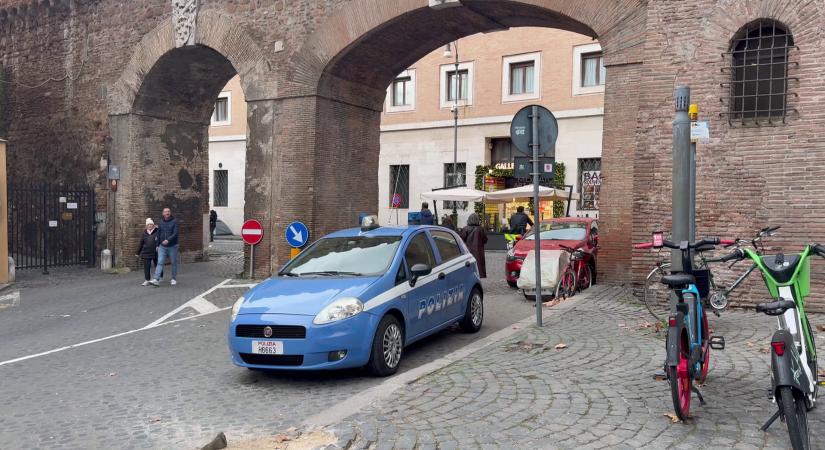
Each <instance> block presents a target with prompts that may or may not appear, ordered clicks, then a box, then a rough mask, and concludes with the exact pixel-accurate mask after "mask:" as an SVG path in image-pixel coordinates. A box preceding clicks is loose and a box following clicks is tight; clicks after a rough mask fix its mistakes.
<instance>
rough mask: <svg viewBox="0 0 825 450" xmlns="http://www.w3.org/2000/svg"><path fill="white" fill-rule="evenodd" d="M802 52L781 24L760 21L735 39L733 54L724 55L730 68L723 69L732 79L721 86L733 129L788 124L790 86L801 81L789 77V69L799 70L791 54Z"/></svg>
mask: <svg viewBox="0 0 825 450" xmlns="http://www.w3.org/2000/svg"><path fill="white" fill-rule="evenodd" d="M792 50H799V47H797V46H796V45H794V41H793V36H792V35H791V34H790V33H789V32H788V31H787V30H786V29H785V28H784V27H783V26H782V25H781V24H779V23H777V22H776V21H773V20H767V19H760V20H758V21H756V22H753V23H751V24H750V25H748V26H746V27H745V28H744V29H743V30H742V31H741V32H740V33H738V34H737V37H736V38H734V39H733V42H732V43H731V47H730V50H729V51H728V52H725V53H723V54H722V57H723V58H725V59H726V60H727V63H728V66H727V67H724V68H723V69H722V72H723V73H727V74H729V75H730V81H728V82H726V83H722V84H721V86H722V87H723V88H727V89H728V95H727V97H723V98H722V102H723V103H726V104H727V106H728V108H727V109H728V111H726V112H722V113H721V114H720V115H721V116H722V117H726V118H727V120H728V123H729V124H730V125H734V124H741V125H762V124H765V123H767V124H774V123H780V122H781V123H785V121H786V118H787V117H788V114H789V113H790V112H796V109H794V108H789V107H788V96H789V95H794V96H796V95H797V94H796V93H793V92H788V88H789V84H790V83H791V82H798V81H799V78H797V77H793V76H790V73H789V72H790V68H796V67H798V63H797V62H792V61H790V59H791V56H792V54H791V51H792Z"/></svg>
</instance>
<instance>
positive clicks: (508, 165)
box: [493, 162, 516, 170]
mask: <svg viewBox="0 0 825 450" xmlns="http://www.w3.org/2000/svg"><path fill="white" fill-rule="evenodd" d="M493 167H495V168H496V169H499V170H513V169H514V168H515V167H516V164H515V163H514V162H500V163H496V165H495V166H493Z"/></svg>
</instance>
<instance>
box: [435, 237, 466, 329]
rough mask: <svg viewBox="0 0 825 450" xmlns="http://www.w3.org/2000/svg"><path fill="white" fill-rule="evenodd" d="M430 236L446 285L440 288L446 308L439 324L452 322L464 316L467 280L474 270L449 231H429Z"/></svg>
mask: <svg viewBox="0 0 825 450" xmlns="http://www.w3.org/2000/svg"><path fill="white" fill-rule="evenodd" d="M430 236H431V237H432V239H433V243H434V244H435V249H436V251H437V252H438V257H439V261H438V265H439V273H444V274H445V280H444V281H446V283H443V286H440V289H441V291H442V293H443V295H444V297H445V301H444V303H446V306H445V307H444V310H443V311H442V314H441V315H440V319H441V322H442V323H443V322H446V321H453V320H455V318H456V317H460V316H463V315H464V307H465V301H466V300H467V298H468V297H469V289H471V288H472V286H468V280H471V279H472V277H471V276H469V275H470V274H471V272H472V271H474V270H475V268H474V267H473V265H472V264H468V261H467V260H466V259H465V258H461V257H462V256H463V252H462V247H461V245H460V244H459V243H458V240H457V238H456V236H455V235H454V234H453V233H450V232H449V231H441V230H431V231H430Z"/></svg>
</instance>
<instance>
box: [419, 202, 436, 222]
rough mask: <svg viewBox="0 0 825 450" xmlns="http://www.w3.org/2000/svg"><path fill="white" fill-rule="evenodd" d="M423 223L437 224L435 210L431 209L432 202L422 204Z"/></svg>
mask: <svg viewBox="0 0 825 450" xmlns="http://www.w3.org/2000/svg"><path fill="white" fill-rule="evenodd" d="M421 225H435V219H434V218H433V212H432V211H430V204H429V203H427V202H424V203H422V204H421Z"/></svg>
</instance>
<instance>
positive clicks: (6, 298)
mask: <svg viewBox="0 0 825 450" xmlns="http://www.w3.org/2000/svg"><path fill="white" fill-rule="evenodd" d="M0 303H2V304H3V305H4V306H11V307H15V306H20V291H14V292H12V293H9V294H6V295H0Z"/></svg>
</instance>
